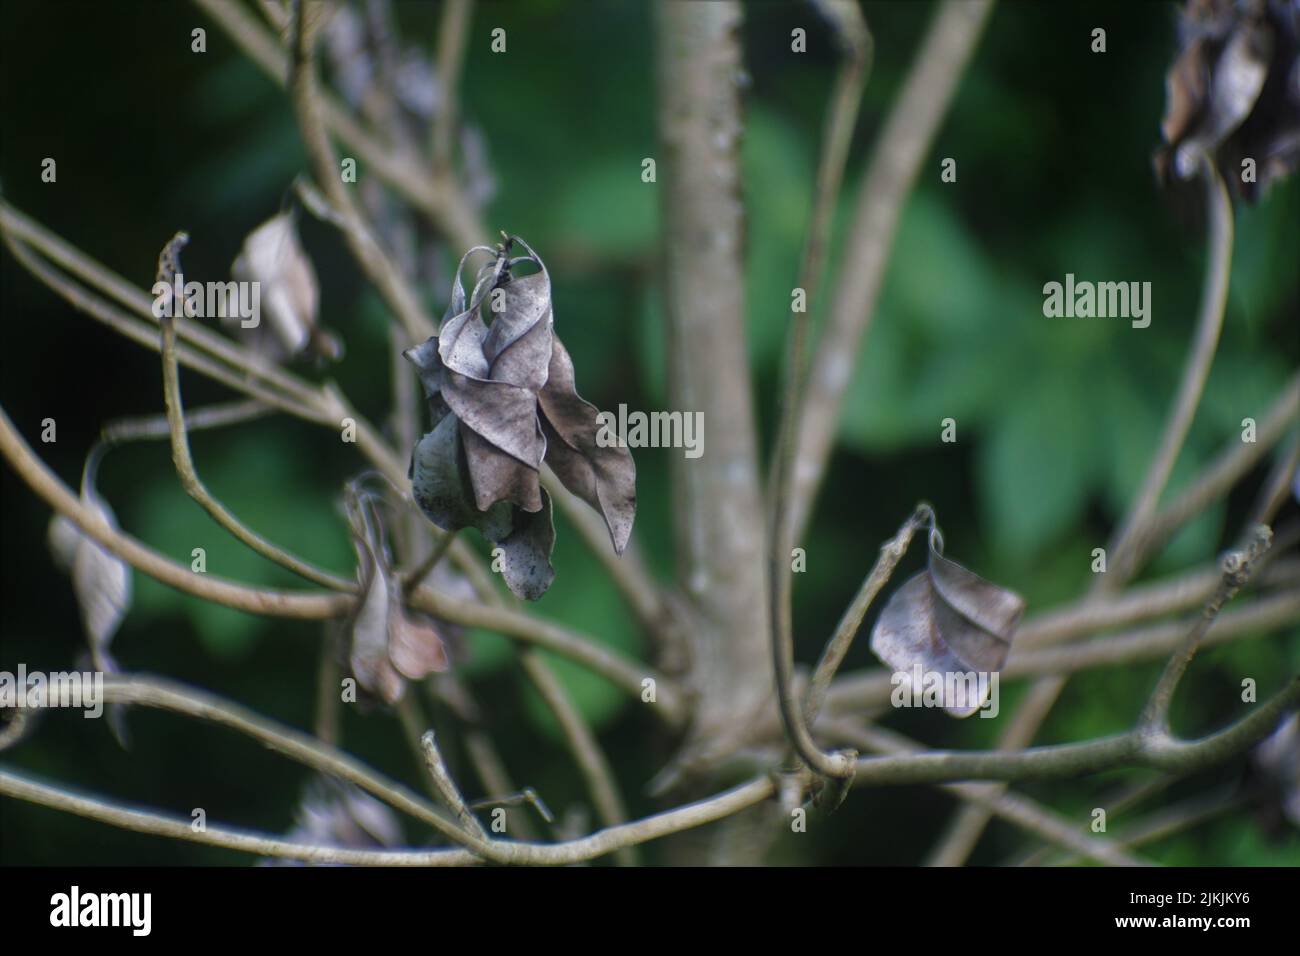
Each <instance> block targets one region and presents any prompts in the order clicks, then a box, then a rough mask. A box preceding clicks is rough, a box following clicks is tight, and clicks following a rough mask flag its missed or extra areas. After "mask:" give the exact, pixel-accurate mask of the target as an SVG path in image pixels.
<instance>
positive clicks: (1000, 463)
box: [977, 381, 1100, 561]
mask: <svg viewBox="0 0 1300 956" xmlns="http://www.w3.org/2000/svg"><path fill="white" fill-rule="evenodd" d="M1080 394H1086V391H1084V392H1081V391H1078V390H1076V389H1072V388H1071V387H1070V383H1068V382H1049V381H1038V382H1035V383H1033V384H1032V385H1030V386H1029V387H1026V388H1023V389H1017V391H1016V394H1015V397H1014V399H1012V401H1010V402H1009V403H1008V404H1007V405H1006V406H1005V407H1004V408H1003V409H1002V412H1001V414H1000V415H999V416H998V417H997V418H996V420H995V421H993V422H992V423H991V425H990V433H989V434H988V436H987V438H985V439H983V440H982V441H981V442H980V444H979V447H978V450H977V465H978V476H979V494H980V500H981V503H982V506H983V511H984V514H985V515H986V516H987V517H986V520H987V524H988V527H989V528H991V529H995V533H996V535H997V537H996V540H995V545H996V547H997V549H998V551H999V552H1000V553H1002V554H1006V555H1015V556H1017V557H1018V558H1019V559H1020V560H1021V561H1028V560H1029V559H1030V558H1031V557H1032V556H1033V554H1034V553H1035V552H1036V551H1038V550H1039V549H1040V548H1042V547H1043V546H1044V545H1045V544H1046V543H1047V542H1048V541H1050V540H1051V539H1052V538H1053V537H1055V536H1056V535H1058V534H1060V533H1061V532H1062V531H1064V530H1065V529H1067V528H1068V527H1070V526H1071V524H1072V523H1073V522H1074V521H1076V520H1077V519H1078V517H1079V516H1080V514H1081V513H1082V510H1083V507H1084V504H1085V503H1086V500H1087V495H1088V491H1089V488H1090V486H1091V484H1092V478H1093V475H1094V474H1095V473H1096V472H1097V466H1098V465H1099V463H1100V459H1099V456H1098V455H1097V454H1096V445H1095V435H1096V432H1095V429H1096V421H1095V418H1094V415H1093V413H1092V412H1091V410H1090V409H1089V407H1088V405H1087V404H1086V403H1083V402H1080V401H1079V400H1078V396H1079V395H1080Z"/></svg>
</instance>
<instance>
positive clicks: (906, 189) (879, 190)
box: [790, 0, 993, 541]
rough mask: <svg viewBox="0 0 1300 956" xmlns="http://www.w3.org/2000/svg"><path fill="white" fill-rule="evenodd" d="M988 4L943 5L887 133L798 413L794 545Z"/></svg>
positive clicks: (865, 187) (980, 0)
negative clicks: (908, 211) (900, 236)
mask: <svg viewBox="0 0 1300 956" xmlns="http://www.w3.org/2000/svg"><path fill="white" fill-rule="evenodd" d="M992 8H993V4H992V2H991V0H946V2H945V3H944V4H943V6H942V7H941V8H940V9H939V12H938V13H937V14H936V15H935V18H934V21H933V22H932V24H931V26H930V29H929V32H928V33H927V34H926V37H925V40H924V41H923V42H922V44H921V48H920V49H919V50H918V51H917V53H916V57H915V59H914V60H913V63H912V69H911V72H909V73H908V76H907V79H906V80H905V81H904V83H903V88H902V91H901V92H900V94H899V96H898V98H897V99H896V100H895V101H894V106H893V108H892V109H891V110H890V113H889V118H888V119H887V120H886V121H885V126H884V129H883V130H881V133H880V140H879V143H878V145H877V146H876V149H875V152H874V154H873V156H872V160H871V165H870V167H869V168H868V170H867V173H866V178H865V180H864V181H863V184H862V187H861V191H860V192H859V198H858V205H857V210H856V212H855V213H854V218H853V225H852V227H851V231H850V233H849V239H848V242H847V244H846V247H845V249H844V253H843V260H842V263H841V266H840V269H839V279H838V281H837V283H836V286H835V290H834V292H833V294H832V296H831V299H830V302H831V311H830V314H829V316H828V317H827V323H826V328H825V330H824V332H823V333H822V337H821V341H820V343H819V344H818V347H817V353H816V355H815V356H814V358H813V364H812V374H811V375H810V377H809V380H808V382H809V389H808V393H807V395H805V396H804V397H803V400H802V404H801V405H800V408H799V415H798V422H799V425H798V428H797V429H795V433H796V434H797V435H798V436H799V440H798V445H797V447H796V451H795V456H794V460H795V461H796V462H798V468H797V470H796V472H795V477H794V486H793V489H792V501H791V503H790V509H791V511H792V512H793V518H792V521H791V525H792V527H793V528H794V534H793V538H794V540H795V541H798V540H799V539H800V538H801V537H802V536H803V529H804V528H805V527H806V526H807V523H808V518H809V515H810V512H811V511H812V504H813V500H814V499H815V497H816V495H817V490H818V488H819V486H820V485H821V480H822V476H823V474H824V473H825V471H826V462H827V459H828V458H829V457H830V451H831V446H832V444H833V441H834V437H835V431H836V428H837V425H838V421H839V413H840V405H841V403H842V402H843V400H844V392H845V389H847V388H848V385H849V379H850V377H851V374H852V371H853V357H854V356H856V355H857V354H858V349H859V345H860V343H861V341H862V337H863V335H864V334H865V333H866V331H867V328H868V327H869V325H870V324H871V319H872V317H873V314H874V312H875V303H876V298H877V296H878V295H879V293H880V288H881V285H882V283H883V281H884V276H885V267H886V265H887V264H888V262H889V251H890V248H891V247H892V246H893V240H894V231H895V229H896V228H897V226H898V221H899V218H900V217H901V214H902V211H903V206H904V205H905V203H906V201H907V197H908V195H909V193H910V192H911V190H912V184H913V183H914V182H915V180H916V176H917V171H918V169H919V168H920V165H921V162H922V160H924V159H925V157H926V155H927V154H928V152H929V148H930V142H931V140H932V139H933V138H934V134H935V132H936V131H937V130H938V128H939V123H940V122H941V121H942V119H943V116H944V114H945V113H946V112H947V109H948V103H949V102H950V101H951V99H952V96H953V93H954V92H955V91H956V88H957V82H958V80H959V79H960V78H961V75H962V72H963V70H964V69H965V66H966V62H967V61H968V60H969V59H970V56H971V54H972V53H973V52H974V49H975V45H976V43H978V41H979V38H980V34H981V33H982V32H983V28H984V22H985V20H986V19H987V17H988V15H989V12H990V10H992Z"/></svg>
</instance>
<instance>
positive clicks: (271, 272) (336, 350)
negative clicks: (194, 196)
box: [222, 212, 343, 361]
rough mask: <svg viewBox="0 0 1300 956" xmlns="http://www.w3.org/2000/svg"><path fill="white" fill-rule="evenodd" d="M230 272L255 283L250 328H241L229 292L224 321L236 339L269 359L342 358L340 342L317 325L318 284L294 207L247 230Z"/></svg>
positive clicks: (243, 280)
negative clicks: (256, 309) (255, 309)
mask: <svg viewBox="0 0 1300 956" xmlns="http://www.w3.org/2000/svg"><path fill="white" fill-rule="evenodd" d="M230 273H231V276H232V277H233V278H234V279H235V280H236V281H238V282H242V283H253V282H256V283H258V287H259V306H260V315H259V321H258V324H257V325H256V326H252V327H250V328H245V327H244V325H243V321H244V319H243V317H242V316H241V315H239V313H238V310H236V309H235V308H234V307H233V303H234V300H233V299H232V298H231V297H230V296H227V302H228V303H229V304H228V306H227V309H226V316H225V317H224V318H223V319H222V325H223V326H224V327H225V328H226V330H227V331H228V332H229V333H230V334H231V335H233V336H234V337H235V338H236V339H239V340H240V341H242V342H244V343H245V344H247V345H248V346H249V347H250V348H252V349H253V351H255V352H257V353H258V354H260V355H264V356H265V357H267V358H269V359H271V360H272V361H281V360H284V359H291V358H295V357H297V356H299V355H304V354H314V355H317V356H319V357H321V358H326V359H330V360H331V361H334V360H337V359H339V358H340V357H342V354H343V347H342V343H341V342H339V340H338V338H337V337H336V336H334V335H333V334H332V333H329V332H325V331H324V330H322V329H320V328H319V326H318V324H317V317H318V313H319V310H320V284H319V283H318V281H317V279H316V270H315V268H314V267H313V266H312V264H311V259H309V258H308V256H307V253H306V252H305V251H304V250H303V248H302V244H301V243H300V242H299V241H298V228H297V223H296V221H295V217H294V215H293V213H292V212H283V213H279V214H278V215H275V216H272V217H271V218H270V219H268V220H267V221H266V222H264V223H262V224H261V225H260V226H258V227H257V228H256V229H254V230H253V231H252V232H250V233H249V234H248V236H247V237H246V238H245V239H244V245H243V248H242V249H241V250H240V253H239V255H238V256H237V257H236V258H235V261H234V263H233V264H232V265H231V267H230Z"/></svg>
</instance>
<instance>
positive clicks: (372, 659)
mask: <svg viewBox="0 0 1300 956" xmlns="http://www.w3.org/2000/svg"><path fill="white" fill-rule="evenodd" d="M348 517H349V522H350V524H351V525H352V538H353V546H354V547H355V549H356V552H357V575H358V578H359V581H360V584H361V601H360V603H359V605H358V607H357V610H356V613H355V614H354V615H353V619H352V622H351V646H350V649H349V654H348V663H349V665H350V666H351V668H352V673H353V674H354V675H355V676H356V678H357V681H358V683H359V684H360V685H361V686H362V687H363V688H365V689H366V690H367V691H369V692H371V693H373V694H375V695H377V696H378V697H380V698H382V699H383V700H384V701H385V702H387V703H389V704H395V703H397V702H398V701H399V700H401V699H402V695H403V694H404V693H405V690H406V680H407V679H410V680H419V679H420V678H422V677H425V676H427V675H428V674H430V673H433V672H435V671H445V670H446V669H447V667H448V663H449V662H448V658H447V649H446V645H445V644H444V642H443V640H442V635H441V634H440V633H439V631H438V628H437V627H436V626H435V625H434V624H433V622H432V620H431V619H430V618H427V617H426V616H424V615H419V616H415V615H413V613H412V612H411V611H409V610H408V609H407V608H406V607H405V604H404V601H403V597H402V587H401V582H400V581H399V579H398V576H397V574H396V573H395V572H394V571H393V569H392V567H391V565H390V562H389V560H388V553H387V549H386V547H385V544H384V536H383V529H382V527H381V525H380V523H379V517H378V515H377V513H376V511H375V509H374V508H373V506H372V504H371V503H370V502H369V501H367V500H366V498H365V497H364V496H353V497H351V498H350V499H349V501H348Z"/></svg>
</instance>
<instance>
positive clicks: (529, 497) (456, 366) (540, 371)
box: [403, 237, 636, 600]
mask: <svg viewBox="0 0 1300 956" xmlns="http://www.w3.org/2000/svg"><path fill="white" fill-rule="evenodd" d="M516 242H518V243H519V245H521V246H523V248H524V249H525V250H527V255H525V256H521V257H518V258H514V259H512V258H510V255H509V249H510V246H511V245H513V244H514V243H516ZM484 249H485V247H476V248H475V249H471V250H470V251H469V252H467V253H466V254H465V256H464V257H462V259H461V262H460V265H459V266H458V267H457V270H456V276H455V278H454V280H453V283H452V293H451V298H450V302H449V304H448V307H447V312H446V315H445V316H444V318H443V322H442V326H441V328H440V329H439V333H438V335H437V336H435V337H433V338H430V339H429V340H428V341H426V342H424V343H423V344H422V345H419V346H416V347H414V348H410V349H407V350H406V351H405V352H404V353H403V355H404V356H405V357H406V358H407V359H408V360H409V361H410V362H411V363H412V364H413V365H415V367H416V369H417V370H418V372H419V376H420V382H421V385H422V386H423V387H424V390H425V394H426V395H427V396H428V398H429V407H430V412H431V416H432V419H433V426H432V429H431V430H430V431H429V432H428V433H426V434H425V435H424V436H423V437H422V438H421V439H420V440H419V442H417V443H416V447H415V449H414V451H413V453H412V455H411V467H410V478H411V487H412V492H413V495H414V498H415V501H416V503H417V504H418V505H419V506H420V508H421V510H422V511H424V513H425V515H426V516H427V517H428V518H429V520H430V521H432V522H433V523H434V524H436V525H438V526H439V527H440V528H442V529H443V530H444V531H458V530H460V529H461V528H464V527H474V528H477V529H478V530H479V532H480V533H481V534H483V536H484V537H486V538H487V539H488V540H490V541H492V542H493V543H494V544H496V545H498V546H499V547H500V548H501V555H500V557H501V564H500V567H501V570H502V574H503V575H504V577H505V579H506V583H507V585H508V586H509V587H510V589H511V590H512V591H513V592H514V593H515V594H517V595H519V596H521V597H525V598H528V599H530V600H535V599H536V598H538V597H540V596H541V595H542V594H543V593H545V591H546V589H547V588H549V587H550V584H551V581H552V580H554V576H555V571H554V569H553V568H552V566H551V552H552V550H553V547H554V543H555V528H554V524H553V522H552V517H551V500H550V496H549V495H547V494H546V492H545V491H544V490H543V489H542V487H541V483H540V474H539V471H540V468H541V465H542V462H543V460H544V459H545V461H546V462H547V463H548V464H549V465H551V467H552V468H553V469H554V471H555V473H556V475H557V476H558V477H559V479H560V480H561V481H562V482H563V483H564V484H565V486H566V487H567V488H569V490H571V491H572V492H574V494H576V495H577V496H578V497H579V498H581V499H582V500H584V501H585V502H587V503H588V504H590V505H591V506H592V507H593V508H595V509H597V510H598V511H599V512H600V513H601V515H602V516H603V517H604V518H605V521H606V524H607V525H608V527H609V529H610V537H611V539H612V541H613V543H614V547H615V550H616V551H619V552H622V550H623V549H624V548H625V547H626V545H627V540H628V536H629V535H630V534H631V529H632V521H633V519H634V517H635V512H636V470H635V466H634V465H633V463H632V457H631V455H630V454H629V453H628V451H627V450H626V449H625V448H604V447H602V446H601V445H600V443H599V442H598V441H597V435H598V434H599V420H598V417H597V416H598V412H597V410H596V408H595V407H594V406H593V405H591V404H590V403H588V402H586V401H584V400H583V399H582V398H580V397H579V396H578V393H577V390H576V388H575V385H574V372H573V361H572V359H571V358H570V357H569V354H568V352H567V351H566V350H565V349H564V346H563V345H562V344H561V343H560V340H559V338H558V337H557V336H556V335H555V334H554V328H553V326H554V314H553V309H552V305H551V280H550V275H549V273H548V272H547V270H546V266H545V264H544V263H543V262H542V260H541V258H540V257H538V256H537V255H536V253H534V252H533V251H532V250H531V249H530V248H529V247H528V245H527V243H525V242H523V240H520V239H518V238H514V237H512V238H510V239H508V240H507V242H506V243H505V244H503V245H502V246H499V247H498V248H497V249H496V250H495V251H494V250H487V251H494V252H495V258H494V259H493V261H492V262H490V263H487V264H485V265H483V266H482V267H481V268H479V269H478V271H477V273H476V276H475V280H474V287H473V289H472V290H471V291H470V294H469V295H468V296H467V295H466V294H465V289H464V286H463V285H462V284H461V280H460V274H461V272H462V270H463V269H464V267H465V263H466V261H467V259H468V258H469V256H470V255H471V254H472V253H474V252H477V251H483V250H484ZM524 262H531V263H533V264H534V265H536V266H537V267H538V269H539V270H540V271H539V272H537V273H535V274H532V275H527V276H522V277H519V276H514V275H513V274H512V273H511V269H512V268H514V267H515V266H517V265H520V264H521V263H524Z"/></svg>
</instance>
